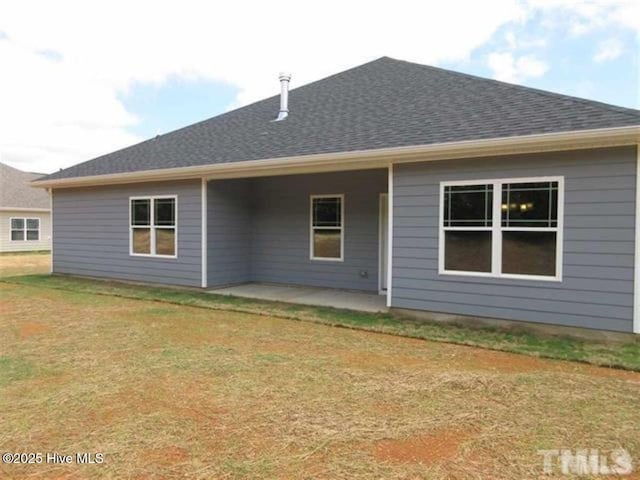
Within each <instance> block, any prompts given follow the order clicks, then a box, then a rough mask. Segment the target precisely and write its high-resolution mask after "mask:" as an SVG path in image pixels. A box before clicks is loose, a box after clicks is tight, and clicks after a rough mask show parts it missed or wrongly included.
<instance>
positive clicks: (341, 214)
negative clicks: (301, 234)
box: [309, 194, 344, 262]
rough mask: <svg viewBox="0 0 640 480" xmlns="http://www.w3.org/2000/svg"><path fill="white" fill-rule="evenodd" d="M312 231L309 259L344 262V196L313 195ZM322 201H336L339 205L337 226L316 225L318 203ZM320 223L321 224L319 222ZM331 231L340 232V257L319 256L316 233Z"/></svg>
mask: <svg viewBox="0 0 640 480" xmlns="http://www.w3.org/2000/svg"><path fill="white" fill-rule="evenodd" d="M310 200H311V201H310V215H309V217H310V219H309V220H310V222H309V223H310V231H309V258H310V259H311V260H321V261H334V262H342V261H344V194H324V195H311V196H310ZM322 200H335V201H336V203H337V204H338V206H339V207H338V212H337V217H338V218H337V220H338V221H336V222H335V225H318V224H317V223H316V219H317V217H316V208H315V207H316V202H317V201H322ZM318 223H320V222H318ZM329 230H339V231H340V256H339V257H327V256H325V257H322V256H317V255H316V253H315V245H314V239H315V232H316V231H329Z"/></svg>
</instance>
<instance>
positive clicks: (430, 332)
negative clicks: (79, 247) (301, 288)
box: [5, 275, 640, 371]
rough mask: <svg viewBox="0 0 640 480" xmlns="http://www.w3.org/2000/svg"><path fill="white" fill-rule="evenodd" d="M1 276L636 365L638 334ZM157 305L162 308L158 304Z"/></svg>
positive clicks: (601, 362)
mask: <svg viewBox="0 0 640 480" xmlns="http://www.w3.org/2000/svg"><path fill="white" fill-rule="evenodd" d="M5 281H7V282H11V283H17V284H21V285H29V286H34V287H45V288H54V289H62V290H67V291H69V292H77V293H92V294H99V295H111V296H117V297H122V298H131V299H143V300H153V301H157V302H163V303H166V304H176V305H188V306H194V307H200V308H206V309H213V310H227V311H235V312H243V313H256V314H261V315H271V316H278V317H282V318H289V319H295V320H304V321H311V322H316V323H322V324H327V325H332V326H341V327H347V328H356V329H362V330H369V331H375V332H384V333H389V334H394V335H401V336H406V337H411V338H420V339H425V340H433V341H439V342H447V343H455V344H459V345H470V346H476V347H482V348H488V349H493V350H499V351H506V352H512V353H522V354H527V355H533V356H537V357H542V358H554V359H562V360H572V361H577V362H586V363H591V364H594V365H601V366H608V367H616V368H623V369H629V370H636V371H640V340H638V339H636V340H630V341H629V343H627V344H607V343H601V342H594V341H587V340H579V339H575V338H570V337H548V336H542V335H538V334H534V333H529V332H526V331H518V330H505V329H500V328H498V327H483V328H473V327H467V326H460V325H451V324H442V323H437V322H433V323H429V322H417V321H412V320H408V319H402V318H398V317H396V316H393V315H391V314H372V313H366V312H354V311H349V310H340V309H335V308H328V307H312V306H305V305H293V304H287V303H279V302H269V301H264V300H253V299H246V298H239V297H229V296H225V295H215V294H211V293H206V292H200V291H192V290H180V289H173V288H164V287H149V286H139V285H128V284H122V283H118V282H105V281H99V280H89V279H80V278H73V277H61V276H49V275H26V276H22V277H12V278H7V279H5ZM156 308H158V309H162V308H163V307H156Z"/></svg>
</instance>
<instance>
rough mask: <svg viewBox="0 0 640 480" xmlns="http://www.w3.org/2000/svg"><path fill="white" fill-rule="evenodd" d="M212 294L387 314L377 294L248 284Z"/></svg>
mask: <svg viewBox="0 0 640 480" xmlns="http://www.w3.org/2000/svg"><path fill="white" fill-rule="evenodd" d="M208 292H209V293H216V294H218V295H232V296H237V297H246V298H257V299H260V300H273V301H278V302H287V303H299V304H302V305H317V306H321V307H334V308H346V309H349V310H358V311H362V312H386V311H387V307H386V297H385V296H384V295H378V294H376V293H364V292H351V291H346V290H337V289H333V288H319V287H301V286H294V285H272V284H265V283H247V284H243V285H234V286H231V287H223V288H215V289H210V290H208Z"/></svg>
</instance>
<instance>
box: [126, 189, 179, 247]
mask: <svg viewBox="0 0 640 480" xmlns="http://www.w3.org/2000/svg"><path fill="white" fill-rule="evenodd" d="M168 198H172V199H174V200H175V212H174V213H175V222H174V223H175V224H174V225H173V226H168V225H155V223H156V216H155V206H154V205H155V201H156V200H166V199H168ZM133 200H151V211H150V212H149V216H150V218H149V225H138V226H134V225H132V220H133V219H132V218H131V202H132V201H133ZM128 206H129V255H130V256H132V257H152V258H178V196H177V195H140V196H135V197H129V205H128ZM134 228H149V229H150V230H151V234H150V235H151V238H150V242H151V253H134V252H133V229H134ZM156 229H175V231H176V234H175V254H174V255H160V254H157V253H155V251H156Z"/></svg>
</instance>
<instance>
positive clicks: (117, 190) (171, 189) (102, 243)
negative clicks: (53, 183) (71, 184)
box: [53, 180, 202, 286]
mask: <svg viewBox="0 0 640 480" xmlns="http://www.w3.org/2000/svg"><path fill="white" fill-rule="evenodd" d="M145 195H177V197H178V216H177V221H178V239H177V241H178V255H177V258H175V259H173V258H168V259H167V258H153V257H136V256H131V255H129V197H132V196H145ZM53 208H54V214H53V271H54V273H65V274H73V275H85V276H94V277H104V278H112V279H118V280H129V281H139V282H148V283H161V284H171V285H181V286H200V283H201V269H202V263H201V215H200V214H201V183H200V180H185V181H175V182H162V183H140V184H129V185H115V186H103V187H87V188H73V189H57V190H54V195H53Z"/></svg>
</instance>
